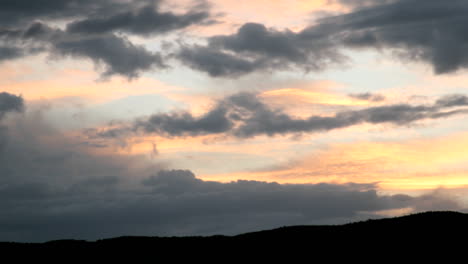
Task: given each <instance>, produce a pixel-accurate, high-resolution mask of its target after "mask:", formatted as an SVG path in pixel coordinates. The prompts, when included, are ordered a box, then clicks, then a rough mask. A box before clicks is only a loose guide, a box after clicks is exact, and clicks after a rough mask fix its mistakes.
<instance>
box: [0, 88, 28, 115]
mask: <svg viewBox="0 0 468 264" xmlns="http://www.w3.org/2000/svg"><path fill="white" fill-rule="evenodd" d="M23 110H24V101H23V98H22V97H20V96H16V95H13V94H10V93H6V92H2V93H0V120H1V119H2V118H3V116H4V115H5V114H6V113H8V112H21V111H23Z"/></svg>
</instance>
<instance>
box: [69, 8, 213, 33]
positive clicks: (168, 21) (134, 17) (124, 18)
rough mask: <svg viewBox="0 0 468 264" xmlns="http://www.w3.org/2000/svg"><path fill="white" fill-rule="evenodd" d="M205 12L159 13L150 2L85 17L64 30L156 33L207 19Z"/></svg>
mask: <svg viewBox="0 0 468 264" xmlns="http://www.w3.org/2000/svg"><path fill="white" fill-rule="evenodd" d="M209 16H210V14H209V13H208V12H207V11H199V12H197V11H193V12H189V13H186V14H183V15H176V14H174V13H171V12H160V11H158V10H157V7H155V6H154V5H147V6H144V7H142V8H140V9H137V10H134V11H124V12H119V13H116V14H112V15H110V16H108V17H102V15H99V16H97V17H92V18H87V19H84V20H79V21H74V22H72V23H70V24H68V25H67V30H68V31H69V32H74V33H87V34H102V33H109V32H113V31H121V32H126V33H131V34H137V35H143V36H146V35H151V34H160V33H165V32H168V31H172V30H177V29H182V28H185V27H188V26H190V25H194V24H200V23H202V22H203V21H204V20H206V19H208V18H209Z"/></svg>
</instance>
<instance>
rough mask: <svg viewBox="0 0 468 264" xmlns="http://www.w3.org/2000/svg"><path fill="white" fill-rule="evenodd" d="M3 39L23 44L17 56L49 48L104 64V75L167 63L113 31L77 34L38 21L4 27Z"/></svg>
mask: <svg viewBox="0 0 468 264" xmlns="http://www.w3.org/2000/svg"><path fill="white" fill-rule="evenodd" d="M1 39H4V40H7V41H8V42H9V43H11V44H15V45H18V46H20V47H21V51H18V53H16V54H15V55H16V56H26V55H31V54H35V53H38V52H42V51H48V52H49V53H50V54H51V56H52V57H56V58H57V57H60V56H72V57H79V58H86V59H90V60H92V61H93V62H94V63H95V64H96V65H99V66H103V67H102V68H104V71H103V73H102V76H103V77H109V76H112V75H122V76H126V77H128V78H135V77H138V75H139V74H140V73H141V72H143V71H147V70H151V69H154V68H165V67H166V65H165V64H164V63H163V60H162V57H161V55H160V54H158V53H153V52H151V51H148V50H147V49H145V48H144V47H143V46H138V45H135V44H133V43H131V42H130V41H129V40H128V39H126V38H125V37H120V36H117V35H115V34H111V33H109V34H99V35H94V34H91V35H82V34H75V33H69V32H67V31H63V30H60V29H57V28H51V27H49V26H47V25H46V24H43V23H40V22H36V23H33V24H31V25H30V26H28V27H27V28H25V29H16V30H5V31H0V40H1Z"/></svg>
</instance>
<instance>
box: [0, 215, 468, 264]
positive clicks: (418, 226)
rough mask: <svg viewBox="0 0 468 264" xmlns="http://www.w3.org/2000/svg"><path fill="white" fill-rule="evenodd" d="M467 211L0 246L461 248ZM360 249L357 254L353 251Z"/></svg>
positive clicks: (337, 250) (232, 251) (202, 255)
mask: <svg viewBox="0 0 468 264" xmlns="http://www.w3.org/2000/svg"><path fill="white" fill-rule="evenodd" d="M467 235H468V214H464V213H459V212H425V213H418V214H412V215H408V216H402V217H395V218H386V219H378V220H367V221H361V222H355V223H350V224H345V225H334V226H333V225H324V226H292V227H282V228H278V229H273V230H265V231H259V232H252V233H246V234H241V235H236V236H221V235H218V236H209V237H201V236H200V237H199V236H194V237H131V236H129V237H117V238H110V239H102V240H97V241H94V242H90V241H84V240H57V241H50V242H46V243H11V242H0V252H3V253H7V254H15V255H17V256H22V255H23V256H39V255H49V254H50V255H53V256H58V255H67V256H75V258H79V257H83V256H100V257H106V258H109V257H111V258H120V257H124V256H126V257H129V256H132V257H133V258H139V259H141V258H143V259H148V258H151V257H155V258H158V259H159V258H163V257H164V258H166V257H170V258H171V259H173V260H177V259H179V260H182V259H184V260H188V259H190V260H195V259H197V260H203V259H205V260H206V259H209V258H221V257H222V258H224V260H226V258H227V259H238V260H239V259H241V258H243V257H246V256H249V257H253V256H255V257H260V258H261V259H265V260H266V259H276V258H277V257H281V258H284V257H287V256H291V257H297V256H309V255H310V257H315V256H321V257H324V256H326V257H327V258H328V259H343V258H346V257H352V256H354V257H358V256H359V257H361V258H368V257H370V255H369V254H371V253H372V254H380V256H381V257H383V258H389V257H392V256H393V257H394V256H395V254H397V255H400V254H410V255H413V256H414V255H418V254H422V255H426V256H427V254H434V253H442V252H449V251H450V252H456V251H457V250H463V251H464V248H465V247H464V240H465V239H466V238H467V237H468V236H467ZM359 254H361V255H359Z"/></svg>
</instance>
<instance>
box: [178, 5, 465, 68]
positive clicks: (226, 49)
mask: <svg viewBox="0 0 468 264" xmlns="http://www.w3.org/2000/svg"><path fill="white" fill-rule="evenodd" d="M341 2H345V4H349V5H351V6H354V7H355V9H353V10H352V11H351V12H350V13H347V14H343V15H338V16H330V17H325V18H322V19H320V20H318V21H317V23H316V24H315V25H313V26H310V27H307V28H305V29H304V30H302V31H299V32H292V31H289V30H283V31H278V30H276V29H273V28H267V27H266V26H265V25H262V24H255V23H246V24H244V25H242V26H241V27H240V28H239V30H238V31H237V32H236V33H234V34H231V35H219V36H213V37H210V38H208V39H207V45H206V46H185V47H182V49H181V51H180V52H179V58H180V59H181V61H182V62H184V63H185V64H186V65H188V66H189V67H191V68H194V69H196V70H200V71H203V72H206V73H208V74H209V75H211V76H214V77H233V76H238V75H243V74H248V73H250V72H254V71H262V70H263V71H264V70H272V69H274V70H282V69H303V70H305V71H320V70H323V69H325V68H327V67H329V66H330V65H335V64H340V63H342V62H344V61H347V59H346V56H344V55H343V50H345V49H363V48H365V49H376V50H383V51H386V50H390V51H392V52H393V53H394V54H396V55H397V57H398V58H400V59H404V60H410V61H422V62H427V63H429V64H431V65H432V66H433V68H434V71H435V73H437V74H443V73H450V72H454V71H457V70H459V69H465V68H466V67H467V66H468V52H467V48H466V47H467V45H468V41H467V39H466V38H465V37H464V36H465V32H466V26H465V25H466V24H467V23H466V22H467V17H466V13H467V12H468V3H467V2H466V1H463V0H449V1H439V0H395V1H378V0H370V1H352V0H351V1H349V0H343V1H341ZM214 54H218V58H217V59H213V57H214ZM221 61H223V62H225V64H223V63H221ZM233 62H236V63H233ZM216 65H222V70H218V71H217V70H216Z"/></svg>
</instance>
